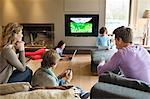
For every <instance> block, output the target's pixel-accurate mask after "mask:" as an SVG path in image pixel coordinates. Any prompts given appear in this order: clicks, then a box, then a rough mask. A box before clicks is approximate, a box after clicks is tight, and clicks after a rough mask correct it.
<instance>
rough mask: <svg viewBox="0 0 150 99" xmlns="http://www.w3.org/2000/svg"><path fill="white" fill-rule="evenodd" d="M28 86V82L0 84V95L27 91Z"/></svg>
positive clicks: (29, 86)
mask: <svg viewBox="0 0 150 99" xmlns="http://www.w3.org/2000/svg"><path fill="white" fill-rule="evenodd" d="M30 88H31V85H30V84H29V83H28V82H16V83H6V84H0V95H4V94H11V93H15V92H22V91H28V90H30Z"/></svg>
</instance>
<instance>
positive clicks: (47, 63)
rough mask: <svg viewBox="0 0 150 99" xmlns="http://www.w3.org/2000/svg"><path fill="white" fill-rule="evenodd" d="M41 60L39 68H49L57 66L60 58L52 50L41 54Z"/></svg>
mask: <svg viewBox="0 0 150 99" xmlns="http://www.w3.org/2000/svg"><path fill="white" fill-rule="evenodd" d="M42 59H43V60H42V62H41V67H43V68H49V67H52V66H53V65H56V64H57V62H58V61H59V59H60V56H59V54H57V52H56V51H55V50H54V49H50V50H49V51H46V52H45V53H43V55H42Z"/></svg>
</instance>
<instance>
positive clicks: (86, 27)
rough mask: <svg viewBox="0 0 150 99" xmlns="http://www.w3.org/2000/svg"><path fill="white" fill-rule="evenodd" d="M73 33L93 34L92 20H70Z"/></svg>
mask: <svg viewBox="0 0 150 99" xmlns="http://www.w3.org/2000/svg"><path fill="white" fill-rule="evenodd" d="M70 20H71V22H70V27H71V28H70V29H71V33H92V22H90V21H91V20H92V18H70Z"/></svg>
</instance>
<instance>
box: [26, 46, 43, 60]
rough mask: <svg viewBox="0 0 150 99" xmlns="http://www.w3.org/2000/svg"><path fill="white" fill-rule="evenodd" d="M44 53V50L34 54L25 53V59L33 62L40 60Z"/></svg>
mask: <svg viewBox="0 0 150 99" xmlns="http://www.w3.org/2000/svg"><path fill="white" fill-rule="evenodd" d="M45 51H46V49H45V48H41V49H39V50H37V51H35V52H25V56H26V57H30V58H31V59H33V60H37V59H42V54H43V53H44V52H45Z"/></svg>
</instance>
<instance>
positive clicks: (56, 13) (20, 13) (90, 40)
mask: <svg viewBox="0 0 150 99" xmlns="http://www.w3.org/2000/svg"><path fill="white" fill-rule="evenodd" d="M1 1H3V4H2V3H1V4H2V5H3V10H2V14H1V15H2V18H1V19H2V21H1V20H0V23H1V24H2V25H6V24H7V23H8V22H15V21H16V22H19V23H54V24H55V45H56V44H57V42H58V41H59V40H64V41H66V43H67V45H68V46H91V45H95V37H65V31H64V14H65V13H82V14H83V13H87V14H95V13H96V14H100V20H99V25H100V26H103V25H104V13H105V11H104V8H105V2H104V1H105V0H82V1H81V0H1Z"/></svg>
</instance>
